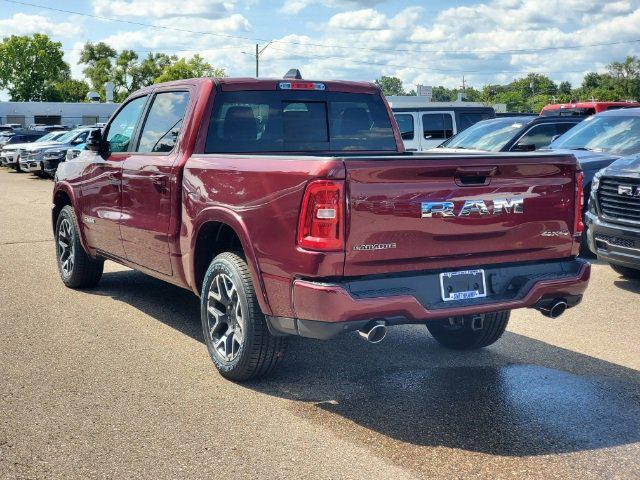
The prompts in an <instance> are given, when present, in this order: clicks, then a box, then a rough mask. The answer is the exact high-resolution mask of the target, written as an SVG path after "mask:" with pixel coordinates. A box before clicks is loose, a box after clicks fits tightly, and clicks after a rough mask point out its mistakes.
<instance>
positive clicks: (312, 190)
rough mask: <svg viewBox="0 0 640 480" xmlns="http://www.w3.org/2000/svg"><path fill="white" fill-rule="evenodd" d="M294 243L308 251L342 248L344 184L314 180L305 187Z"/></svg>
mask: <svg viewBox="0 0 640 480" xmlns="http://www.w3.org/2000/svg"><path fill="white" fill-rule="evenodd" d="M297 240H298V245H299V246H300V247H302V248H307V249H309V250H320V251H335V250H343V249H344V182H341V181H334V180H314V181H312V182H310V183H309V184H308V185H307V189H306V190H305V192H304V198H303V200H302V208H301V210H300V218H299V219H298V239H297Z"/></svg>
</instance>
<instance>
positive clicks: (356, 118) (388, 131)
mask: <svg viewBox="0 0 640 480" xmlns="http://www.w3.org/2000/svg"><path fill="white" fill-rule="evenodd" d="M396 148H397V147H396V143H395V138H394V136H393V130H392V128H391V121H390V119H389V115H388V112H387V109H386V107H385V105H384V103H383V101H382V98H381V97H380V96H379V95H369V94H356V93H339V92H326V91H291V90H276V91H241V92H223V93H220V94H217V95H216V100H215V102H214V108H213V112H212V115H211V121H210V124H209V130H208V133H207V141H206V146H205V153H233V152H237V153H261V152H307V151H310V152H319V151H395V150H396Z"/></svg>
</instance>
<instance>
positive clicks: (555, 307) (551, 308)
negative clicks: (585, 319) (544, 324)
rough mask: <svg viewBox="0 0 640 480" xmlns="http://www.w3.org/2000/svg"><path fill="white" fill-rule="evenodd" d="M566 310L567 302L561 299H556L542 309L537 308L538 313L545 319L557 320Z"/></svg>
mask: <svg viewBox="0 0 640 480" xmlns="http://www.w3.org/2000/svg"><path fill="white" fill-rule="evenodd" d="M566 309H567V302H566V301H565V300H563V299H561V298H558V299H556V300H554V301H552V302H551V303H548V304H547V305H545V306H544V307H540V308H538V310H539V311H540V313H542V314H543V315H544V316H545V317H549V318H558V317H559V316H560V315H562V314H563V313H564V312H565V310H566Z"/></svg>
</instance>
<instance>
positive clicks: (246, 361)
mask: <svg viewBox="0 0 640 480" xmlns="http://www.w3.org/2000/svg"><path fill="white" fill-rule="evenodd" d="M229 292H230V293H229ZM200 306H201V307H200V317H201V320H202V333H203V335H204V338H205V343H206V345H207V349H208V351H209V355H210V356H211V360H213V363H214V364H215V366H216V368H217V369H218V371H219V372H220V374H221V375H222V376H223V377H225V378H228V379H230V380H235V381H244V380H250V379H255V378H260V377H264V376H265V375H268V374H269V373H271V372H272V371H273V370H274V369H275V368H276V366H277V365H278V363H280V361H281V360H282V357H283V356H284V352H285V349H286V344H287V339H286V337H276V336H273V335H271V334H270V333H269V330H268V328H267V323H266V319H265V316H264V314H263V313H262V311H261V310H260V305H259V304H258V300H257V298H256V293H255V289H254V287H253V281H252V279H251V274H250V273H249V267H248V266H247V263H246V261H245V260H244V259H243V258H242V257H241V256H240V255H239V254H237V253H232V252H225V253H221V254H220V255H218V256H217V257H215V258H214V259H213V261H212V262H211V264H210V265H209V268H208V269H207V273H206V274H205V277H204V281H203V284H202V292H201V297H200ZM238 309H240V310H238Z"/></svg>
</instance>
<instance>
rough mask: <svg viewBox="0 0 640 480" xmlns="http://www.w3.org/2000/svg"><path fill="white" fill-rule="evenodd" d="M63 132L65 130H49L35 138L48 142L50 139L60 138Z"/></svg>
mask: <svg viewBox="0 0 640 480" xmlns="http://www.w3.org/2000/svg"><path fill="white" fill-rule="evenodd" d="M64 134H65V132H50V133H47V134H46V135H44V136H43V137H40V138H39V139H38V140H36V142H38V143H42V142H50V141H52V140H55V139H56V138H60V137H61V136H62V135H64Z"/></svg>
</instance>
